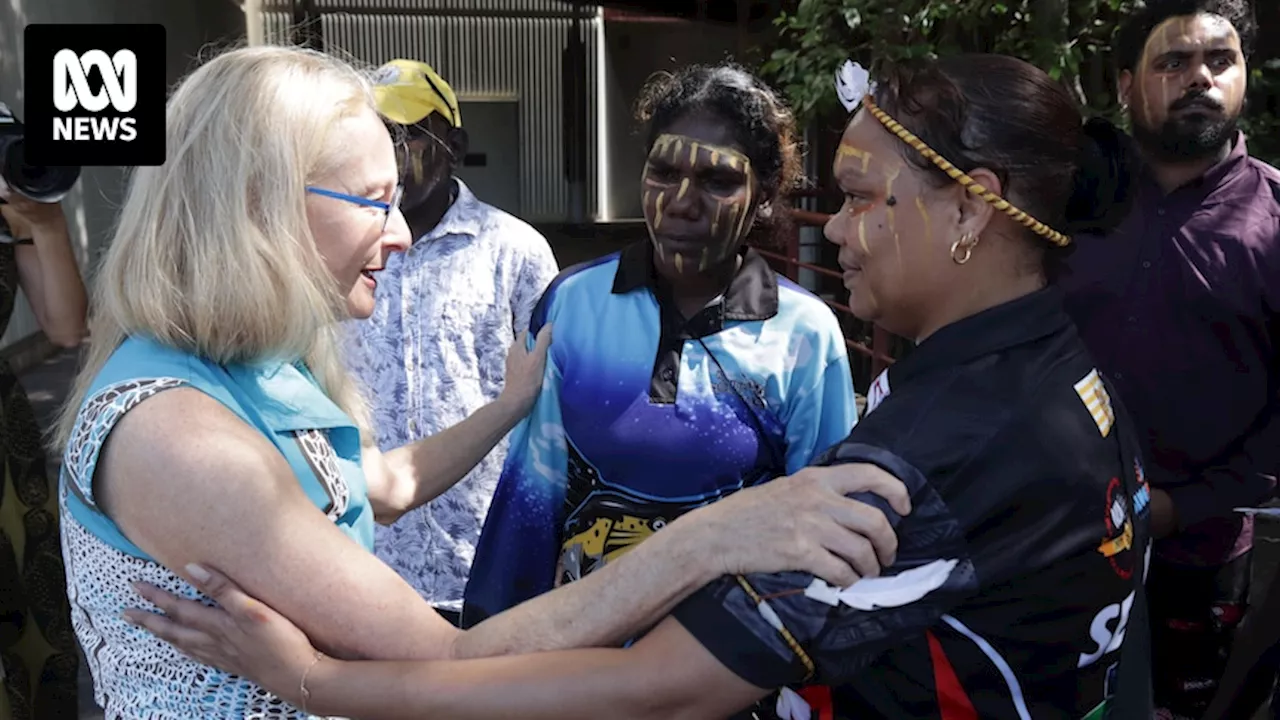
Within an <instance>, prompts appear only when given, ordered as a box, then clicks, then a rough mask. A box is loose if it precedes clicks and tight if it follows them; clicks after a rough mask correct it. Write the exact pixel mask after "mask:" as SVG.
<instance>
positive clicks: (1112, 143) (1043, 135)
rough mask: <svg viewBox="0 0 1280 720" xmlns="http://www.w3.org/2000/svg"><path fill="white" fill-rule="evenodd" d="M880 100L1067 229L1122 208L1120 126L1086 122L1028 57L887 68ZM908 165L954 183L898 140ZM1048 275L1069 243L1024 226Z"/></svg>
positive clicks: (1126, 186) (1128, 175) (966, 166)
mask: <svg viewBox="0 0 1280 720" xmlns="http://www.w3.org/2000/svg"><path fill="white" fill-rule="evenodd" d="M883 75H884V76H885V77H886V78H887V82H882V83H881V84H880V85H879V87H878V88H877V90H876V93H875V94H876V102H877V103H878V104H879V105H880V106H881V107H882V108H883V109H884V110H885V112H887V113H888V114H889V115H891V116H893V117H894V119H896V120H897V121H898V122H900V123H902V125H903V126H904V127H906V128H907V129H909V130H910V131H911V132H912V133H914V134H915V135H916V136H918V137H919V138H920V139H921V140H923V141H924V142H925V143H927V144H928V145H929V146H930V147H932V148H933V149H934V150H936V151H937V152H938V153H939V154H941V155H942V156H943V157H944V158H946V159H947V160H949V161H951V162H952V163H953V164H954V165H955V166H956V167H958V168H960V169H961V170H963V171H964V172H970V171H972V170H974V169H976V168H986V169H988V170H990V171H991V172H992V173H994V174H995V175H996V177H997V178H998V179H999V180H1000V184H1001V186H1002V188H1003V195H1004V196H1005V197H1006V198H1008V199H1009V201H1010V202H1012V203H1013V204H1015V205H1017V206H1018V207H1019V208H1021V209H1022V210H1024V211H1026V212H1028V213H1030V214H1031V215H1033V216H1034V217H1035V218H1036V219H1038V220H1040V221H1041V222H1043V223H1045V224H1047V225H1049V226H1050V227H1052V228H1054V229H1055V230H1058V231H1060V232H1063V233H1066V234H1067V235H1075V234H1077V233H1101V232H1105V231H1106V230H1108V229H1110V228H1112V227H1114V226H1115V225H1116V224H1118V223H1119V221H1120V220H1122V219H1123V218H1124V216H1125V214H1126V213H1127V212H1128V209H1129V201H1130V182H1131V179H1132V176H1133V173H1132V166H1133V158H1132V157H1131V154H1130V153H1129V151H1128V150H1127V144H1126V143H1125V142H1124V138H1123V134H1122V132H1121V131H1120V130H1119V129H1118V128H1116V127H1115V126H1114V125H1112V124H1111V123H1110V122H1108V121H1106V120H1103V119H1101V118H1094V119H1091V120H1089V121H1088V122H1086V121H1085V119H1084V117H1083V116H1082V114H1081V110H1080V107H1079V106H1078V105H1077V103H1076V101H1075V100H1074V99H1073V98H1072V96H1071V95H1070V93H1068V92H1067V90H1066V88H1065V87H1063V86H1062V85H1061V84H1060V83H1058V82H1056V81H1054V80H1053V79H1052V78H1050V77H1049V76H1048V75H1047V74H1045V73H1044V71H1042V70H1040V69H1039V68H1036V67H1035V66H1033V65H1031V64H1030V63H1027V62H1023V61H1022V60H1018V59H1016V58H1012V57H1008V56H1004V55H954V56H950V57H946V58H943V59H940V60H934V61H917V62H913V63H907V64H903V65H898V66H893V67H889V68H886V69H885V72H884V73H883ZM901 145H902V154H903V157H904V158H905V159H906V160H907V162H908V163H911V164H912V165H914V166H915V167H917V168H920V169H921V170H922V171H924V172H925V173H927V174H928V176H929V177H930V178H932V181H933V182H934V184H936V185H938V186H940V187H941V186H943V185H945V184H947V183H951V182H954V181H953V180H952V179H951V178H950V177H949V176H948V175H947V174H946V173H944V172H942V171H941V170H939V169H938V167H937V166H936V165H934V164H933V163H932V162H930V161H929V160H928V159H927V158H925V157H924V156H923V155H921V154H920V153H919V152H917V151H916V150H915V149H913V148H912V147H910V146H909V145H907V144H906V143H902V144H901ZM1025 234H1026V236H1027V240H1028V242H1029V243H1030V244H1031V245H1030V247H1031V248H1032V249H1034V250H1036V251H1037V252H1038V253H1039V254H1040V257H1041V259H1042V265H1041V269H1042V270H1043V272H1044V273H1045V274H1046V275H1047V276H1048V277H1049V278H1050V279H1051V280H1052V279H1054V278H1055V277H1056V276H1057V275H1058V273H1059V271H1060V270H1061V264H1062V260H1063V259H1064V258H1065V255H1066V253H1067V252H1069V251H1070V249H1071V248H1072V247H1074V246H1068V247H1067V248H1058V247H1056V246H1051V245H1050V243H1049V242H1048V241H1046V240H1044V239H1043V238H1041V237H1039V236H1036V235H1034V234H1033V233H1031V231H1030V230H1028V231H1026V233H1025Z"/></svg>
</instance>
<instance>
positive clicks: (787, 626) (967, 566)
mask: <svg viewBox="0 0 1280 720" xmlns="http://www.w3.org/2000/svg"><path fill="white" fill-rule="evenodd" d="M855 462H860V463H871V464H874V465H877V466H879V467H881V468H883V469H884V470H885V471H886V472H889V473H892V474H893V475H895V476H897V477H898V478H899V479H900V480H902V481H903V483H905V484H906V486H907V490H908V491H909V492H910V494H911V503H912V511H911V514H910V515H909V516H908V517H906V518H902V517H900V516H898V515H897V514H896V513H895V512H894V511H893V509H892V508H890V507H889V506H888V503H887V502H885V501H884V500H883V499H882V498H880V497H878V496H874V495H871V494H869V493H864V494H859V495H857V496H855V497H857V498H858V499H859V500H863V501H864V502H867V503H869V504H872V505H875V506H877V507H879V508H880V509H881V510H882V511H883V512H884V513H885V515H886V516H887V517H888V518H889V520H890V522H891V523H892V524H893V526H894V529H895V530H896V531H897V533H898V559H897V562H896V563H895V564H894V566H893V567H891V568H886V569H885V571H884V575H883V576H882V577H881V578H874V579H867V580H862V581H860V582H858V583H856V584H855V585H854V586H853V587H852V589H848V590H844V591H843V592H842V591H841V590H840V589H838V588H831V587H830V586H828V585H827V584H826V583H825V582H823V581H821V580H818V579H816V578H815V577H814V576H812V575H809V574H807V573H800V572H787V573H774V574H753V575H746V576H729V577H723V578H720V579H719V580H717V581H716V582H714V583H712V584H711V585H709V586H707V587H706V588H703V589H702V590H701V591H699V592H698V593H695V594H694V595H693V596H692V597H690V598H689V599H688V600H686V601H685V602H684V603H682V604H681V605H680V606H679V607H678V608H676V610H675V612H674V613H673V615H674V617H675V618H676V619H677V620H678V621H679V622H680V623H681V624H682V625H684V627H685V629H687V630H688V631H689V632H690V633H691V634H692V635H693V636H694V637H695V638H697V639H698V641H699V642H700V643H702V645H703V646H704V647H706V648H707V650H709V651H710V652H711V654H713V655H715V657H716V658H717V659H718V660H719V661H720V662H722V663H724V665H725V666H726V667H728V668H729V669H730V670H732V671H733V672H734V673H736V674H737V675H738V676H739V677H741V678H742V679H744V680H746V681H747V682H749V683H751V684H752V685H755V686H756V687H760V688H775V687H780V686H782V685H787V684H793V683H801V682H819V683H822V684H827V685H836V684H840V683H842V682H844V681H847V680H848V679H850V678H851V677H852V676H853V675H854V674H855V673H857V672H858V671H859V670H860V669H862V668H863V667H865V666H866V665H867V664H868V663H870V662H871V661H872V660H874V659H875V658H876V656H878V655H879V654H880V653H882V652H884V651H885V650H886V649H888V648H889V647H891V646H893V645H894V644H896V643H899V642H901V641H902V640H904V639H906V638H910V637H916V636H918V635H919V634H920V633H921V632H922V631H924V630H925V629H926V628H928V627H930V626H932V625H934V624H935V623H937V622H938V620H939V618H941V617H942V615H943V614H945V613H946V612H947V611H948V610H949V609H950V608H952V607H954V606H955V605H957V604H959V603H960V602H961V601H963V600H964V599H965V598H966V597H968V596H969V595H971V594H972V593H973V592H974V591H975V590H976V589H977V586H978V584H977V576H976V574H975V572H974V567H973V561H972V559H971V557H970V553H969V549H968V547H967V545H966V543H965V538H964V532H963V528H962V527H961V524H960V523H959V522H958V521H957V520H956V519H955V517H954V516H953V514H952V513H951V511H950V509H949V508H948V507H947V505H946V503H944V502H943V500H942V497H941V496H940V495H939V494H938V493H937V491H936V490H935V489H934V488H933V487H932V486H930V485H929V483H928V481H927V480H926V479H925V477H924V475H923V474H922V473H921V472H920V471H919V470H917V469H916V468H915V467H914V466H913V465H912V464H910V463H909V462H907V461H906V460H904V459H903V458H901V457H899V456H898V455H895V454H894V453H892V452H890V451H888V450H885V449H883V448H879V447H874V446H871V445H865V444H860V443H852V442H846V443H842V444H841V445H838V446H837V447H835V448H832V450H830V451H828V453H827V454H826V456H824V458H822V460H820V461H819V462H818V463H817V464H825V465H834V464H843V463H855ZM836 593H840V595H842V596H843V597H842V598H841V599H835V598H834V595H835V594H836Z"/></svg>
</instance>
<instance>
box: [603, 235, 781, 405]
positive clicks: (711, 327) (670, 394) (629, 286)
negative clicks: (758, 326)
mask: <svg viewBox="0 0 1280 720" xmlns="http://www.w3.org/2000/svg"><path fill="white" fill-rule="evenodd" d="M640 289H648V290H649V291H650V292H652V293H653V297H654V298H655V299H656V300H657V301H658V323H659V325H660V329H659V336H658V349H657V352H656V353H654V358H653V369H652V370H651V372H650V375H649V402H652V403H654V404H670V403H674V402H675V401H676V390H677V388H679V386H680V367H681V363H680V357H681V355H682V354H683V352H684V343H685V341H686V340H701V338H704V337H706V336H708V335H714V334H715V333H718V332H720V331H721V330H723V329H724V324H725V321H726V320H731V321H750V320H768V319H769V318H771V317H773V316H774V315H777V314H778V276H777V275H775V274H774V273H773V269H772V268H770V267H769V263H768V262H766V261H765V259H764V258H763V257H761V256H760V254H759V253H757V252H756V251H755V250H752V249H750V248H747V249H746V250H745V251H744V252H743V253H742V265H741V266H739V267H738V272H737V274H736V275H734V276H733V279H732V280H730V281H729V289H728V290H726V291H725V293H724V296H723V297H721V298H720V299H719V300H718V301H716V302H714V303H712V304H710V305H708V306H707V307H705V308H703V309H702V310H699V311H698V312H697V314H695V315H694V316H693V317H691V318H689V319H688V320H685V318H684V317H683V316H682V315H681V314H680V312H679V311H678V310H677V309H676V307H675V304H674V303H673V302H671V298H670V291H669V290H668V289H667V288H666V287H665V286H664V283H662V282H660V280H659V278H658V270H657V268H655V267H654V266H653V246H652V245H651V244H650V243H649V241H647V240H645V241H641V242H637V243H632V244H631V245H628V246H627V247H625V248H623V250H622V253H621V254H620V255H619V257H618V270H617V272H616V273H615V274H614V276H613V294H615V295H625V294H626V293H630V292H634V291H636V290H640Z"/></svg>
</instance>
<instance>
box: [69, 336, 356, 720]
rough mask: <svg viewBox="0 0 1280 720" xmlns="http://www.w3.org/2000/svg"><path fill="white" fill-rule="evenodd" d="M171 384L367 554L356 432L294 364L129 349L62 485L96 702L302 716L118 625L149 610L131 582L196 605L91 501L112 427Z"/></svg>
mask: <svg viewBox="0 0 1280 720" xmlns="http://www.w3.org/2000/svg"><path fill="white" fill-rule="evenodd" d="M178 387H187V388H192V389H195V390H199V391H200V392H203V393H205V394H206V395H208V396H210V397H212V398H214V399H216V400H218V401H219V402H221V403H222V404H223V405H224V406H225V407H226V408H227V409H229V410H230V411H232V412H233V413H235V414H236V416H238V417H239V418H240V419H241V420H243V421H244V422H245V423H246V424H248V425H249V426H251V427H253V428H254V429H256V430H257V431H258V432H260V433H262V435H263V436H264V437H265V438H267V440H269V441H270V442H271V443H272V444H273V445H274V446H275V447H276V449H278V450H279V451H280V454H281V455H282V456H283V457H284V458H285V460H286V461H288V463H289V467H290V468H291V469H292V470H293V473H294V476H295V477H296V478H297V480H298V484H299V485H300V486H301V487H302V489H303V491H304V492H305V493H306V494H307V497H308V498H310V499H311V502H312V503H314V504H315V506H316V508H317V509H318V510H320V512H323V513H324V514H325V515H326V516H327V517H328V518H329V519H330V521H332V522H333V523H334V524H335V525H337V526H338V528H339V529H341V530H342V531H343V532H344V533H346V534H347V535H348V536H350V537H351V538H352V539H353V540H355V541H356V542H357V543H359V544H360V545H361V546H362V547H364V548H365V549H366V550H370V551H371V550H372V545H373V511H372V509H371V508H370V507H369V502H368V493H367V487H366V484H365V478H364V472H363V470H362V469H361V465H360V462H361V456H360V434H359V430H358V429H357V427H356V425H355V423H354V422H353V421H352V420H351V418H350V417H349V416H347V415H346V413H344V412H343V411H342V410H341V409H340V408H339V407H338V406H337V405H335V404H334V403H333V401H332V400H330V399H329V397H328V396H327V395H325V394H324V392H323V391H322V390H321V389H320V386H319V384H318V383H317V382H316V380H315V378H314V377H312V375H311V374H310V372H308V371H307V369H306V368H305V367H304V366H303V365H302V364H301V363H290V362H278V361H271V362H262V363H254V364H237V365H217V364H215V363H212V362H210V361H208V360H205V359H202V358H199V357H197V356H195V355H192V354H190V353H187V352H183V351H181V350H176V349H174V348H171V347H168V346H164V345H161V344H159V343H156V342H153V341H151V340H147V339H143V338H138V337H133V338H129V339H127V340H125V342H124V343H122V344H121V345H120V347H119V348H117V349H116V351H115V353H114V354H113V355H112V356H111V358H110V359H109V360H108V361H107V363H106V365H104V366H103V368H102V370H101V371H100V372H99V373H98V376H97V377H96V378H95V379H94V381H93V384H92V386H91V387H90V388H89V391H88V392H87V393H86V396H85V399H84V402H83V403H82V405H81V407H80V410H79V413H78V416H77V418H76V423H75V426H74V429H73V430H72V434H71V438H70V441H69V442H68V444H67V449H66V452H65V455H64V457H63V468H62V472H61V475H60V477H59V491H60V502H61V516H62V522H63V529H62V532H63V555H64V559H65V561H66V567H67V589H68V594H69V596H70V600H71V620H72V626H73V627H74V629H75V632H76V636H77V638H78V639H79V641H80V644H81V646H82V647H83V649H84V651H85V658H86V660H87V662H88V665H89V668H90V670H91V671H92V674H93V679H94V695H95V699H96V700H97V702H98V704H99V705H100V706H101V707H103V708H104V710H105V711H106V716H107V717H111V718H117V717H118V718H139V719H141V718H161V717H163V718H192V720H195V719H196V718H200V719H202V720H203V719H205V718H242V717H254V718H291V719H293V718H304V717H306V716H305V715H304V714H303V713H302V712H301V711H300V710H298V709H297V708H294V707H291V706H289V705H287V704H285V703H283V702H282V701H281V700H280V699H279V698H276V697H274V696H273V695H271V694H270V693H267V692H266V691H265V690H263V689H262V688H260V687H258V686H257V685H255V684H253V683H251V682H249V681H248V680H245V679H242V678H239V677H236V676H234V675H229V674H226V673H223V672H221V671H219V670H217V669H214V668H211V667H208V666H205V665H201V664H199V663H197V662H195V661H193V660H191V659H189V658H187V657H185V656H184V655H182V654H181V653H179V652H178V651H177V650H176V649H174V648H173V647H172V646H170V645H168V644H167V643H165V642H164V641H162V640H159V639H157V638H155V637H154V636H152V635H151V634H149V633H147V632H146V631H144V630H141V629H139V628H136V627H133V626H132V625H129V624H128V623H126V622H124V621H123V620H122V619H121V617H120V614H121V611H123V610H124V609H125V608H129V607H140V608H146V609H154V608H152V607H151V606H150V605H149V604H148V603H146V602H145V601H143V600H142V599H141V598H140V597H139V596H138V595H137V594H136V593H135V592H134V591H133V589H132V586H131V583H133V582H136V581H145V582H149V583H151V584H153V585H158V586H160V587H161V588H164V589H165V590H168V591H169V592H172V593H175V594H177V595H180V596H183V597H188V598H201V599H204V598H203V597H202V596H201V595H200V594H199V593H198V592H197V591H196V590H195V588H193V587H192V586H190V585H189V584H188V583H186V582H185V581H184V580H182V579H181V578H180V577H178V576H177V575H175V574H174V573H172V572H169V570H168V569H166V568H165V567H164V566H162V565H160V564H159V563H157V562H155V560H154V559H153V558H151V557H150V556H149V555H147V554H146V553H145V552H143V551H142V550H141V549H140V548H138V547H137V546H136V545H134V544H133V543H132V542H131V541H130V540H129V539H128V538H127V537H125V536H124V534H123V533H122V532H121V531H120V529H119V528H118V527H116V525H115V523H113V522H112V521H111V519H110V518H108V517H107V516H106V515H105V514H103V513H102V511H101V510H100V509H99V508H98V506H97V505H96V503H95V502H94V485H93V480H94V473H95V469H96V467H97V462H98V456H99V452H100V451H101V449H102V446H103V443H104V442H105V441H106V439H107V438H108V436H109V435H110V433H111V430H112V429H113V428H114V427H115V425H116V423H117V422H119V420H120V418H121V417H123V416H124V415H125V413H127V412H129V410H131V409H132V408H134V407H136V406H137V405H138V404H139V403H141V402H143V401H144V400H146V399H147V398H149V397H151V396H153V395H155V394H156V393H159V392H163V391H165V390H168V389H172V388H178ZM164 441H165V442H181V438H165V439H164ZM316 572H324V568H316Z"/></svg>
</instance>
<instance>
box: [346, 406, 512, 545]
mask: <svg viewBox="0 0 1280 720" xmlns="http://www.w3.org/2000/svg"><path fill="white" fill-rule="evenodd" d="M525 414H526V411H525V410H524V409H523V408H521V407H519V406H516V405H513V404H512V403H510V402H509V401H507V400H506V399H505V398H504V397H499V398H498V399H497V400H495V401H494V402H491V403H489V404H488V405H485V406H484V407H482V408H480V409H479V410H476V411H475V412H474V413H472V414H471V416H470V417H468V418H467V419H466V420H463V421H462V422H460V423H458V424H457V425H454V426H453V427H451V428H447V429H446V430H444V431H442V432H439V433H436V434H435V435H432V436H430V437H427V438H423V439H422V440H419V441H417V442H415V443H411V444H409V445H405V446H403V447H399V448H396V449H395V450H392V451H390V452H388V453H386V454H385V455H384V456H383V457H384V458H385V467H386V472H389V473H390V474H391V475H392V477H393V478H394V480H393V482H390V483H386V484H385V486H386V487H387V488H388V493H389V494H391V495H392V497H389V498H371V500H374V501H381V502H380V504H382V505H384V506H385V507H387V508H389V509H388V511H387V513H386V516H385V517H379V521H380V522H393V521H394V520H395V519H396V518H397V517H399V515H402V514H404V513H406V512H408V511H410V510H412V509H414V508H416V507H419V506H420V505H423V504H425V503H427V502H430V501H431V500H432V499H434V498H435V497H437V496H439V495H440V494H441V493H443V492H445V491H446V490H448V489H449V488H451V487H453V486H454V485H455V484H457V482H458V481H459V480H461V479H462V478H464V477H466V475H467V473H469V472H471V469H472V468H474V467H475V466H476V465H477V464H479V462H480V461H481V460H483V459H484V456H485V455H488V454H489V452H490V451H491V450H493V448H494V446H495V445H497V444H498V443H499V442H501V440H502V438H504V437H506V435H507V433H508V432H510V431H511V428H513V427H515V426H516V423H518V422H520V419H521V418H523V417H524V415H525Z"/></svg>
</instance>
